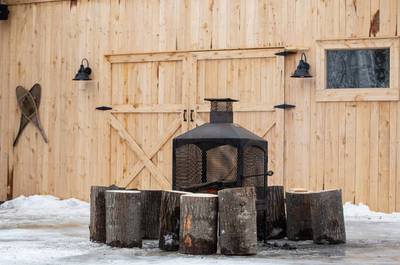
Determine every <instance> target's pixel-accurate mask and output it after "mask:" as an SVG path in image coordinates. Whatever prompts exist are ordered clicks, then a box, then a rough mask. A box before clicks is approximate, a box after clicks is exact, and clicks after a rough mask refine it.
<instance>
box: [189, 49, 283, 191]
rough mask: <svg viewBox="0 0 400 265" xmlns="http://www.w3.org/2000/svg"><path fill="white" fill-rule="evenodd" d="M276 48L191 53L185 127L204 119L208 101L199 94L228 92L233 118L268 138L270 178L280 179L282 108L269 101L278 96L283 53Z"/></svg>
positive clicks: (277, 99) (280, 94) (214, 95)
mask: <svg viewBox="0 0 400 265" xmlns="http://www.w3.org/2000/svg"><path fill="white" fill-rule="evenodd" d="M276 52H277V50H272V49H265V50H264V49H255V50H233V51H209V52H198V53H196V54H194V55H193V56H194V58H193V60H194V62H193V64H195V65H196V73H195V74H193V75H192V76H193V77H192V79H196V81H195V82H194V83H195V84H196V85H195V86H192V88H193V90H191V93H190V94H193V96H192V97H191V98H190V99H191V104H190V106H191V107H190V108H191V111H193V112H194V114H193V116H194V117H193V120H194V122H193V123H191V124H190V126H191V128H193V127H194V126H198V125H201V124H203V123H205V122H208V121H209V111H210V104H209V103H207V102H206V101H204V98H224V97H230V98H233V99H238V100H239V102H237V103H234V104H233V110H234V122H235V123H237V124H239V125H241V126H243V127H245V128H246V129H248V130H250V131H252V132H253V133H255V134H257V135H259V136H261V137H263V138H264V139H266V140H268V144H269V152H268V154H269V168H270V169H271V170H273V171H274V172H275V174H274V176H273V177H271V178H270V183H275V184H283V174H284V173H283V151H284V150H283V147H284V121H283V119H284V114H283V110H281V109H275V108H274V105H278V104H282V103H283V101H284V83H283V80H284V75H283V74H284V57H279V56H276V55H275V53H276Z"/></svg>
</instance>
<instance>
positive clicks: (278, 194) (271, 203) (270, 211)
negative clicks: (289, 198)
mask: <svg viewBox="0 0 400 265" xmlns="http://www.w3.org/2000/svg"><path fill="white" fill-rule="evenodd" d="M266 223H267V225H266V229H267V231H266V239H279V238H284V237H285V236H286V212H285V194H284V188H283V186H270V187H268V188H267V209H266Z"/></svg>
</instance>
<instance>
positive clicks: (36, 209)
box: [0, 195, 89, 228]
mask: <svg viewBox="0 0 400 265" xmlns="http://www.w3.org/2000/svg"><path fill="white" fill-rule="evenodd" d="M19 221H20V222H19ZM88 222H89V204H88V203H86V202H83V201H80V200H77V199H67V200H60V199H59V198H57V197H54V196H50V195H34V196H29V197H25V196H20V197H18V198H15V199H13V200H10V201H7V202H5V203H3V204H2V205H0V228H7V227H9V224H11V223H14V227H15V224H16V223H17V225H18V224H19V227H32V226H36V227H41V226H59V225H64V226H65V225H81V224H87V223H88Z"/></svg>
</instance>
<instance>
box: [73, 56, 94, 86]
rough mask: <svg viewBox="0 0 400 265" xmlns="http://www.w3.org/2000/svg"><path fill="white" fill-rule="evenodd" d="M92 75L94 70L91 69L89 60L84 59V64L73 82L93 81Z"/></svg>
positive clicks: (82, 63)
mask: <svg viewBox="0 0 400 265" xmlns="http://www.w3.org/2000/svg"><path fill="white" fill-rule="evenodd" d="M84 62H86V67H85V66H84ZM91 73H92V69H91V68H90V67H89V61H88V59H86V58H83V59H82V62H81V66H80V67H79V70H78V72H77V73H76V75H75V78H74V79H72V80H76V81H86V80H92V79H91V78H90V74H91Z"/></svg>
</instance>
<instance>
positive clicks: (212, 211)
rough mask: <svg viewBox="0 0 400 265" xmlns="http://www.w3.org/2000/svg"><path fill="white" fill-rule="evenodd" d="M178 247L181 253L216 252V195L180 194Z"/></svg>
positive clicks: (204, 253) (202, 253)
mask: <svg viewBox="0 0 400 265" xmlns="http://www.w3.org/2000/svg"><path fill="white" fill-rule="evenodd" d="M180 203H181V215H180V219H181V224H180V247H179V251H180V252H181V253H183V254H192V255H209V254H215V253H216V252H217V223H218V219H217V218H218V196H217V195H212V194H188V195H183V196H181V202H180Z"/></svg>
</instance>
